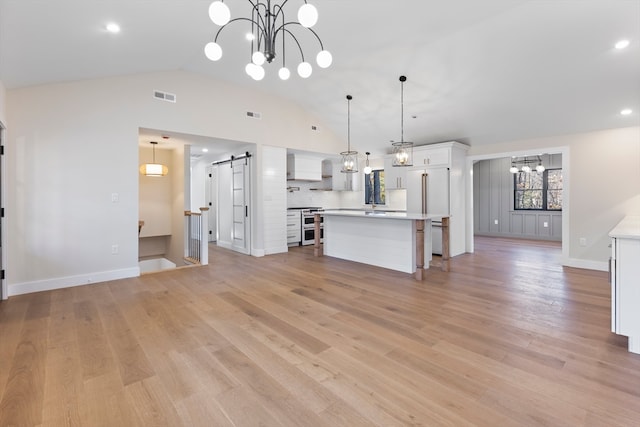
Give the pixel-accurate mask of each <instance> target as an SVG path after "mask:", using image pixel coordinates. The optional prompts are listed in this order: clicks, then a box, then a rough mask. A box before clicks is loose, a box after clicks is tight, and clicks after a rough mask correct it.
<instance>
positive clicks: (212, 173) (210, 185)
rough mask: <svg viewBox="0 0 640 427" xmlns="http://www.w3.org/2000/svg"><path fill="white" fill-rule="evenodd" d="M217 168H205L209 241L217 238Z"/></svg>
mask: <svg viewBox="0 0 640 427" xmlns="http://www.w3.org/2000/svg"><path fill="white" fill-rule="evenodd" d="M216 180H217V168H215V167H213V166H211V167H209V168H207V176H206V181H205V198H206V200H205V203H206V205H207V206H208V207H209V242H215V241H216V240H217V239H218V185H217V182H216Z"/></svg>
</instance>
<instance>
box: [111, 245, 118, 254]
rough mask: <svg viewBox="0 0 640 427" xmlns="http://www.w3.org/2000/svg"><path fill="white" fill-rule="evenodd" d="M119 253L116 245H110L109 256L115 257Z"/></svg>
mask: <svg viewBox="0 0 640 427" xmlns="http://www.w3.org/2000/svg"><path fill="white" fill-rule="evenodd" d="M119 251H120V247H118V245H111V255H117V254H118V252H119Z"/></svg>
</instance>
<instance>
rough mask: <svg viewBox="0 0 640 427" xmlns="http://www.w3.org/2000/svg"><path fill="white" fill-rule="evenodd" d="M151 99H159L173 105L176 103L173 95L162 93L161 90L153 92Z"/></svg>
mask: <svg viewBox="0 0 640 427" xmlns="http://www.w3.org/2000/svg"><path fill="white" fill-rule="evenodd" d="M153 97H154V98H156V99H160V100H162V101H167V102H174V103H175V102H176V95H175V93H169V92H163V91H161V90H154V91H153Z"/></svg>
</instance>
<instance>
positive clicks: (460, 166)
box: [395, 141, 469, 256]
mask: <svg viewBox="0 0 640 427" xmlns="http://www.w3.org/2000/svg"><path fill="white" fill-rule="evenodd" d="M468 149H469V147H468V146H467V145H464V144H461V143H459V142H455V141H450V142H442V143H439V144H432V145H426V146H418V147H414V149H413V166H409V167H407V168H406V171H405V172H404V173H405V174H406V179H405V181H406V184H405V188H406V189H407V212H411V213H420V212H421V211H422V174H427V178H426V181H427V193H426V196H427V212H426V213H429V214H434V215H435V214H448V215H449V253H450V254H451V256H456V255H460V254H463V253H465V252H466V236H467V234H466V233H467V231H466V227H467V225H466V203H465V202H466V201H465V196H464V195H465V194H466V183H465V174H464V169H465V166H466V165H465V163H466V157H467V151H468ZM395 169H398V168H397V167H396V168H395ZM434 223H435V224H436V226H437V221H434ZM432 232H433V233H434V234H438V233H440V232H441V229H436V230H434V229H432ZM438 252H439V251H438V248H434V252H433V253H437V254H438Z"/></svg>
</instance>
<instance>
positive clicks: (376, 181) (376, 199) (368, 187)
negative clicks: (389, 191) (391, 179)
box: [364, 169, 385, 205]
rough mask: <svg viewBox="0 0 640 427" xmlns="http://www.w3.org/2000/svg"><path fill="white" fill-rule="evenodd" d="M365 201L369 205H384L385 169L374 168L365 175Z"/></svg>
mask: <svg viewBox="0 0 640 427" xmlns="http://www.w3.org/2000/svg"><path fill="white" fill-rule="evenodd" d="M364 203H365V204H367V205H384V204H385V194H384V170H382V169H380V170H373V171H371V173H370V174H365V175H364Z"/></svg>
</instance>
